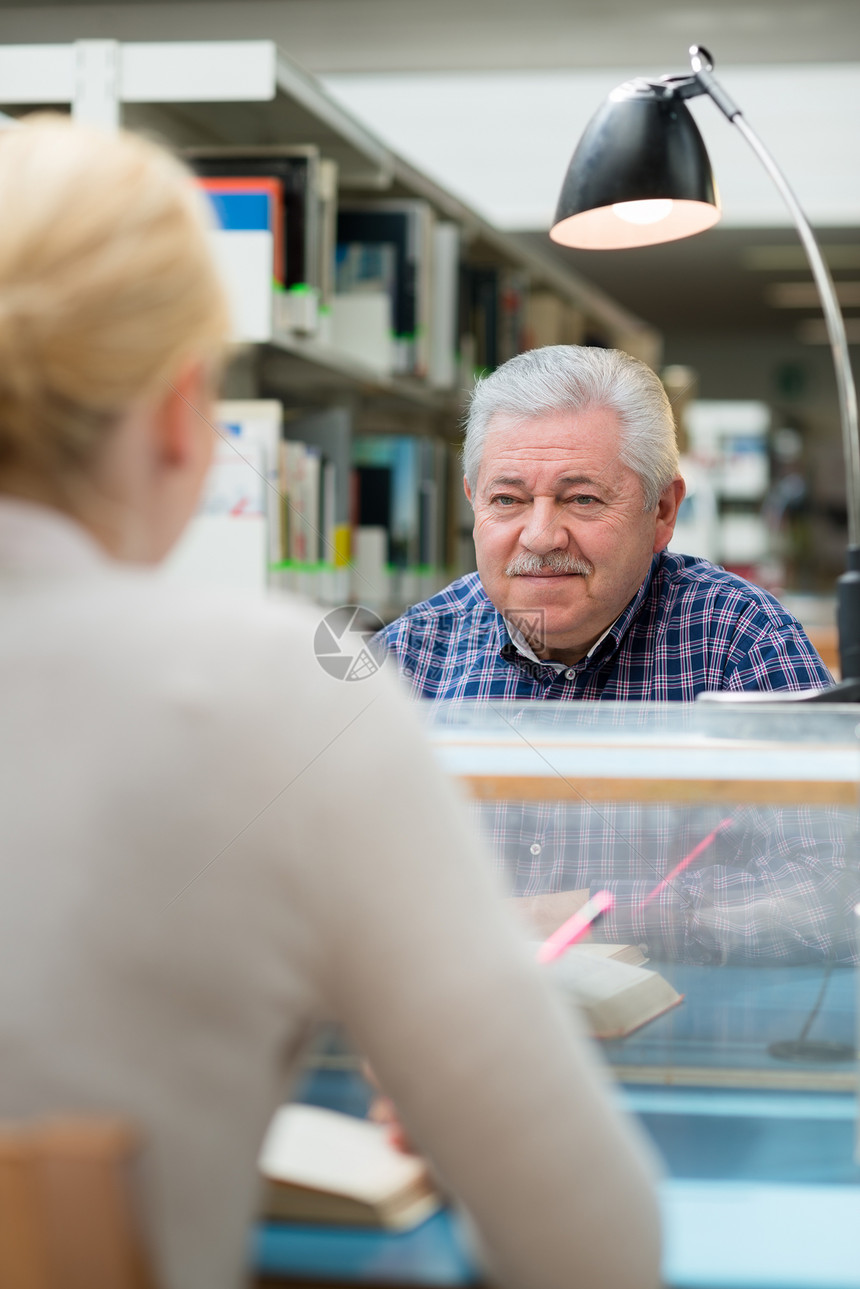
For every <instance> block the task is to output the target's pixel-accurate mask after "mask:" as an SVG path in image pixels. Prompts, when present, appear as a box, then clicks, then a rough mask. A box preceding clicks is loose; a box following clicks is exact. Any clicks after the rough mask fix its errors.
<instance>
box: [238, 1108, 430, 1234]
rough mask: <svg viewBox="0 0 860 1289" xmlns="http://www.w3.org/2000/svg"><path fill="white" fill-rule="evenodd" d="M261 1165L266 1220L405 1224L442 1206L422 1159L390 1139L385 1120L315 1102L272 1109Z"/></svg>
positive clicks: (420, 1219) (399, 1226)
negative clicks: (398, 1146) (382, 1121)
mask: <svg viewBox="0 0 860 1289" xmlns="http://www.w3.org/2000/svg"><path fill="white" fill-rule="evenodd" d="M258 1167H259V1171H260V1174H261V1176H262V1178H263V1198H262V1215H263V1216H265V1217H268V1218H274V1219H281V1220H284V1221H292V1222H328V1223H332V1224H341V1225H357V1226H377V1227H384V1228H387V1229H389V1230H405V1229H407V1228H409V1227H411V1226H417V1225H418V1223H419V1222H423V1221H424V1220H425V1219H426V1218H428V1217H430V1216H431V1214H432V1213H434V1212H436V1211H437V1210H438V1209H439V1208H440V1207H441V1204H442V1201H441V1199H440V1196H439V1194H438V1192H437V1191H436V1189H435V1188H434V1187H433V1185H432V1183H431V1182H430V1179H429V1177H428V1175H427V1171H426V1166H425V1164H424V1163H423V1161H422V1160H420V1159H418V1158H417V1157H416V1156H414V1155H407V1154H404V1153H403V1152H402V1151H400V1150H397V1149H396V1148H395V1147H394V1146H392V1145H390V1144H389V1141H388V1130H387V1128H386V1127H385V1126H384V1125H382V1124H376V1123H370V1122H369V1121H368V1120H366V1119H357V1118H355V1117H353V1116H352V1115H346V1114H341V1113H340V1112H339V1111H336V1110H326V1109H322V1108H321V1107H318V1106H309V1105H289V1106H282V1107H281V1108H280V1109H279V1110H278V1111H277V1112H276V1113H275V1116H274V1118H273V1119H272V1121H271V1123H270V1125H269V1128H268V1131H267V1132H266V1136H265V1139H264V1141H263V1145H262V1148H261V1150H260V1155H259V1160H258Z"/></svg>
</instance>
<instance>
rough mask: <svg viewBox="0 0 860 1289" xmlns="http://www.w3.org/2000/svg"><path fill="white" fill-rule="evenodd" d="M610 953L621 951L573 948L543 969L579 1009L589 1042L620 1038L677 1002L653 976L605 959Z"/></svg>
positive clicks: (669, 989)
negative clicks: (591, 1038) (583, 1019)
mask: <svg viewBox="0 0 860 1289" xmlns="http://www.w3.org/2000/svg"><path fill="white" fill-rule="evenodd" d="M612 947H615V948H619V947H621V946H609V945H598V944H582V945H574V946H573V947H572V948H571V949H569V950H568V951H567V953H564V954H562V956H561V957H560V958H558V959H557V960H556V961H555V962H553V963H551V964H549V966H548V967H547V968H546V970H548V971H550V972H551V973H552V978H553V980H554V981H555V982H556V984H557V985H559V986H560V987H561V988H562V989H563V990H564V992H565V993H566V994H567V995H568V996H569V997H570V998H571V999H572V1000H573V1001H574V1002H576V1003H578V1004H579V1006H580V1007H581V1008H582V1009H583V1011H584V1012H585V1017H586V1022H587V1024H588V1026H589V1028H590V1030H591V1033H592V1034H593V1035H594V1037H595V1038H624V1037H625V1036H626V1035H627V1034H632V1032H633V1031H634V1030H635V1029H638V1028H639V1026H640V1025H644V1024H645V1023H646V1022H647V1021H649V1020H654V1018H655V1017H656V1016H662V1014H663V1012H665V1011H668V1010H669V1008H670V1007H676V1006H677V1005H678V1003H680V1002H681V1001H682V998H683V994H679V993H678V992H677V991H676V990H675V989H673V988H672V986H671V985H670V984H669V982H668V980H665V979H664V978H663V976H661V975H660V974H659V972H657V971H650V970H646V969H645V968H644V967H641V966H634V965H632V964H631V963H629V962H621V961H619V960H618V958H617V957H614V956H608V955H607V954H606V953H605V952H604V951H605V950H607V949H610V948H612Z"/></svg>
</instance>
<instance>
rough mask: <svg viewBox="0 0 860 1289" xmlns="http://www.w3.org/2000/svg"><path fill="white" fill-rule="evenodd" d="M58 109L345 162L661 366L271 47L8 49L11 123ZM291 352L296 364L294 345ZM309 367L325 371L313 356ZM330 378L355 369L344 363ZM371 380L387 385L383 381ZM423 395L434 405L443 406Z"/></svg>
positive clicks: (354, 183) (4, 62) (197, 140)
mask: <svg viewBox="0 0 860 1289" xmlns="http://www.w3.org/2000/svg"><path fill="white" fill-rule="evenodd" d="M51 105H55V106H63V105H71V108H72V111H73V112H74V114H75V115H76V116H77V117H79V118H81V119H87V120H91V121H97V122H100V123H102V124H106V125H110V124H117V123H118V121H119V119H120V114H121V116H122V120H123V122H124V123H125V124H127V125H129V126H130V127H131V128H140V129H146V130H148V131H152V132H155V133H157V134H160V135H162V136H163V137H164V138H167V139H169V140H170V141H171V142H172V143H173V144H174V145H176V146H178V147H190V146H194V145H198V146H199V145H210V144H211V145H218V144H224V145H233V146H242V145H260V144H282V145H283V144H288V145H292V144H307V143H314V144H316V145H317V146H318V147H319V148H320V151H321V152H322V153H323V154H324V155H326V156H328V157H331V158H332V159H333V160H334V161H336V162H337V165H338V177H339V183H340V185H341V187H343V188H346V189H352V190H355V189H359V190H362V191H365V192H367V191H370V192H385V193H386V194H388V195H406V196H413V197H421V198H424V199H425V200H427V201H429V202H430V203H431V204H432V205H433V206H434V207H435V208H436V210H437V211H438V212H439V213H440V214H441V215H443V216H444V217H445V218H448V219H452V220H454V221H455V222H456V223H457V224H458V225H459V226H460V228H461V230H462V232H463V239H464V244H466V245H468V246H470V247H471V248H473V249H475V248H477V249H479V250H481V251H483V250H484V249H486V252H487V254H488V256H489V257H493V258H496V259H499V260H501V261H503V262H506V263H509V264H512V265H516V266H518V267H521V268H523V269H524V270H525V271H526V272H527V273H528V274H529V276H530V278H531V279H532V281H533V282H534V283H535V284H536V285H539V286H545V287H549V288H551V289H552V290H553V291H554V292H556V293H557V294H558V295H560V296H562V297H564V298H565V299H566V300H568V301H569V302H570V303H572V304H574V305H575V306H576V307H577V308H578V309H580V310H582V312H584V313H585V314H587V315H588V318H589V319H590V320H591V321H592V322H593V323H595V324H597V325H598V326H602V327H604V328H605V329H606V331H607V333H608V335H609V336H610V337H611V338H614V339H615V340H616V341H624V342H625V343H628V345H629V346H630V347H632V348H633V349H634V350H635V351H636V352H639V353H641V354H642V356H644V357H646V358H648V357H649V356H650V355H652V354H653V356H654V358H656V356H657V350H658V337H657V335H656V333H655V332H654V331H653V329H652V328H650V327H649V326H648V325H647V324H646V323H644V322H643V321H642V320H641V319H640V318H637V317H635V316H634V315H633V314H631V313H629V312H628V311H627V310H626V309H623V308H622V307H621V306H620V305H618V304H616V303H615V301H613V300H611V299H610V298H609V297H608V296H606V295H605V294H604V293H603V292H602V291H599V290H598V289H597V288H596V287H592V286H591V285H590V284H589V283H588V282H587V281H586V280H584V279H583V278H581V277H579V276H578V275H577V274H575V273H572V272H567V273H565V272H560V271H559V269H558V265H557V262H556V263H553V262H552V261H551V260H550V258H549V256H547V257H543V256H542V255H541V254H540V252H538V251H535V250H533V249H532V248H528V247H525V246H523V245H522V244H521V243H520V242H519V241H518V239H517V238H516V237H512V236H506V235H505V234H503V233H500V232H499V231H498V230H497V229H495V228H493V227H492V226H491V225H490V224H488V223H487V222H486V221H485V220H483V219H481V218H480V216H478V215H477V213H476V212H475V211H473V210H471V209H470V208H469V207H467V206H465V205H464V204H463V203H461V202H459V201H458V200H457V199H456V198H454V197H452V196H451V195H450V194H449V193H447V192H446V191H445V190H444V189H442V188H440V187H439V186H438V185H437V184H435V183H433V182H432V181H431V180H430V179H428V178H427V177H426V176H425V175H423V174H421V173H420V172H419V171H417V170H416V169H415V168H414V167H412V166H411V165H409V164H408V163H407V162H406V161H404V160H403V159H402V158H400V157H398V156H396V155H395V154H394V153H393V152H392V151H391V150H390V149H389V148H388V147H386V145H385V144H383V143H382V142H381V141H380V140H379V139H378V138H377V137H376V135H375V134H374V133H373V132H372V131H371V130H369V129H367V128H366V127H365V126H364V125H363V124H361V123H360V122H359V121H357V120H355V118H354V117H352V116H351V115H350V114H349V113H348V112H347V111H346V110H345V109H344V108H343V107H342V106H341V105H340V104H339V103H338V102H337V101H336V100H335V99H334V98H332V97H331V96H330V95H329V94H328V92H327V91H326V90H325V89H324V88H323V87H322V86H321V85H320V84H319V83H318V82H317V81H316V80H315V79H314V77H312V76H310V75H309V74H308V73H307V72H305V71H304V69H303V68H301V67H300V66H299V65H298V64H297V63H295V62H293V60H292V59H290V58H289V57H288V56H287V55H286V54H284V53H283V51H281V50H279V49H278V48H277V46H276V45H275V44H274V42H273V41H270V40H246V41H170V42H162V41H123V42H120V41H112V40H81V41H76V42H74V43H71V44H62V45H61V44H39V45H8V46H0V109H2V110H3V111H6V112H9V113H10V114H12V115H14V114H15V113H16V112H20V111H21V110H26V109H28V108H32V107H35V106H51ZM278 343H280V342H278ZM289 350H290V352H291V353H293V354H297V353H299V350H298V348H297V346H296V345H295V344H293V343H292V342H291V343H290V346H289ZM305 356H306V357H308V358H309V360H310V361H316V360H317V358H316V355H314V354H312V353H310V352H309V351H306V352H305ZM334 369H335V370H336V371H338V372H341V373H344V374H345V373H346V370H347V368H346V367H345V366H344V364H343V363H336V364H335V368H334ZM365 375H366V373H361V374H358V375H357V377H356V378H357V379H360V380H362V379H364V378H365ZM372 379H373V382H374V383H375V384H376V385H377V386H378V387H379V388H383V387H384V386H385V382H384V381H383V382H380V380H379V377H378V376H374V377H373V378H372ZM396 388H398V389H400V388H401V387H400V386H399V385H398V386H396ZM402 392H404V393H405V390H403V391H402ZM426 393H427V395H428V397H429V398H430V399H431V400H432V399H433V398H434V397H435V396H436V395H435V391H432V390H428V391H426ZM420 397H422V398H423V395H421V396H420ZM425 401H426V400H425Z"/></svg>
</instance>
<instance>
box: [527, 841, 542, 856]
mask: <svg viewBox="0 0 860 1289" xmlns="http://www.w3.org/2000/svg"><path fill="white" fill-rule="evenodd" d="M540 849H541V848H540V846H539V845H538V843H537V842H536V841H533V842H532V844H531V845H530V846H529V850H530V851H531V853H532V854H533V855H539V854H540Z"/></svg>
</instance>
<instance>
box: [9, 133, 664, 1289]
mask: <svg viewBox="0 0 860 1289" xmlns="http://www.w3.org/2000/svg"><path fill="white" fill-rule="evenodd" d="M205 224H206V220H205V215H204V212H203V210H202V208H201V204H200V200H199V199H198V196H197V194H196V191H195V189H194V186H193V184H192V183H191V182H190V180H189V178H188V177H187V175H186V174H185V172H184V171H183V169H182V168H181V166H180V165H179V164H178V163H177V162H176V161H174V160H173V159H171V158H170V157H169V156H168V155H167V154H166V153H164V152H163V151H161V150H159V149H158V148H157V147H155V146H153V145H152V144H150V143H147V142H144V141H143V140H141V139H137V138H134V137H132V136H130V135H125V134H118V135H115V136H107V135H101V134H98V133H95V132H90V131H88V130H85V129H82V128H80V127H76V126H74V125H72V124H70V123H68V122H63V121H61V120H60V119H52V118H49V117H41V118H34V119H32V120H31V121H30V122H28V123H26V124H24V125H22V126H20V127H18V128H16V129H14V130H11V131H10V132H8V133H7V134H6V135H5V136H4V137H3V138H2V140H0V622H2V630H0V711H2V722H0V816H2V819H3V841H4V844H3V847H2V855H0V943H2V946H3V970H2V972H0V1053H2V1070H3V1076H2V1080H0V1116H12V1117H18V1116H21V1117H23V1116H30V1115H34V1114H38V1113H42V1112H44V1111H48V1110H60V1109H61V1110H66V1111H67V1110H97V1111H105V1110H113V1111H119V1112H121V1113H123V1114H125V1115H130V1116H132V1117H133V1118H134V1119H135V1120H136V1121H137V1122H138V1123H139V1124H140V1125H141V1126H142V1128H143V1131H144V1134H145V1139H146V1142H147V1147H146V1152H145V1159H144V1174H143V1176H144V1184H145V1196H146V1204H147V1210H146V1218H147V1228H148V1232H149V1238H150V1242H151V1246H152V1249H153V1254H154V1257H155V1259H156V1263H157V1268H158V1271H159V1274H160V1276H161V1278H162V1281H163V1284H164V1285H165V1286H166V1289H218V1287H219V1286H224V1287H226V1286H231V1285H236V1284H238V1283H239V1282H240V1280H241V1278H242V1274H243V1250H244V1245H245V1237H246V1231H247V1227H248V1223H249V1221H250V1219H251V1217H252V1213H253V1206H254V1200H255V1157H256V1154H257V1150H258V1147H259V1144H260V1140H261V1137H262V1134H263V1131H264V1128H265V1126H266V1123H267V1121H268V1119H269V1117H270V1115H271V1114H272V1112H273V1110H274V1109H275V1107H276V1106H277V1104H278V1103H279V1101H280V1100H282V1099H283V1097H284V1096H285V1095H286V1094H287V1093H288V1090H289V1084H290V1078H291V1075H292V1074H293V1072H294V1070H295V1068H296V1062H297V1059H298V1057H299V1054H300V1052H301V1050H302V1047H303V1043H304V1042H305V1039H306V1036H307V1034H308V1031H309V1027H310V1026H311V1024H312V1023H313V1021H314V1020H315V1019H316V1018H318V1017H320V1016H332V1017H336V1018H338V1019H339V1020H341V1021H342V1022H343V1023H344V1024H345V1025H346V1026H347V1027H348V1029H349V1031H350V1033H351V1035H352V1038H353V1040H354V1041H355V1043H356V1044H357V1045H358V1047H359V1049H360V1050H361V1051H362V1052H364V1053H365V1054H366V1055H367V1057H368V1058H369V1059H370V1061H371V1062H372V1065H373V1067H374V1069H375V1071H376V1074H377V1076H378V1077H379V1080H380V1082H381V1083H382V1084H383V1086H384V1087H385V1089H386V1091H387V1092H388V1093H389V1094H390V1095H391V1096H392V1097H393V1098H394V1101H395V1103H396V1104H397V1106H398V1108H399V1112H400V1114H401V1116H402V1120H403V1123H404V1126H405V1128H406V1130H407V1131H408V1132H409V1134H410V1137H411V1138H412V1139H413V1140H414V1141H415V1142H416V1143H417V1144H418V1146H419V1147H420V1148H421V1149H422V1151H425V1152H426V1154H427V1155H428V1156H429V1157H430V1159H431V1160H432V1162H433V1164H434V1166H435V1167H436V1168H437V1169H438V1171H439V1173H440V1174H441V1176H442V1177H443V1178H444V1179H445V1181H446V1182H447V1183H448V1185H450V1187H451V1189H452V1191H453V1192H454V1194H455V1195H457V1196H458V1197H459V1199H460V1200H461V1201H462V1202H463V1204H464V1205H465V1206H466V1208H467V1209H468V1211H469V1213H470V1214H471V1217H472V1219H473V1220H474V1223H475V1227H476V1230H477V1232H478V1236H479V1239H480V1242H481V1244H482V1247H483V1249H484V1253H485V1257H486V1259H487V1261H488V1263H489V1266H490V1268H491V1270H492V1273H493V1274H494V1275H495V1276H496V1277H497V1280H498V1282H499V1283H500V1284H503V1285H511V1286H523V1287H526V1286H527V1287H528V1289H544V1287H546V1289H561V1287H562V1286H569V1285H571V1284H574V1283H576V1284H582V1285H589V1286H596V1285H602V1286H610V1287H612V1286H617V1287H618V1289H627V1287H628V1286H631V1287H632V1286H641V1287H642V1289H649V1287H650V1286H653V1285H655V1284H656V1282H657V1280H658V1236H657V1216H656V1209H655V1201H654V1195H653V1189H652V1183H651V1179H650V1169H649V1164H648V1161H647V1158H646V1155H645V1153H644V1152H643V1150H642V1147H641V1145H640V1143H639V1140H638V1138H637V1137H636V1136H635V1134H634V1133H633V1131H632V1129H631V1128H630V1127H629V1126H628V1125H626V1124H625V1123H623V1122H622V1120H621V1118H620V1117H619V1115H618V1114H617V1113H616V1111H615V1109H614V1107H613V1106H612V1104H611V1102H610V1099H609V1097H608V1095H607V1093H606V1092H605V1090H604V1086H603V1078H602V1075H601V1072H600V1070H599V1067H598V1065H597V1062H596V1061H595V1059H594V1057H593V1056H592V1054H591V1051H590V1049H589V1048H588V1046H587V1043H586V1040H585V1039H584V1038H583V1037H582V1036H581V1035H580V1034H579V1033H578V1032H577V1031H576V1030H575V1027H574V1024H573V1022H572V1020H571V1018H570V1016H569V1015H567V1014H566V1013H565V1012H564V1011H563V1010H562V1008H561V1006H560V1005H559V1004H558V1003H557V1002H556V1000H555V999H554V997H553V996H552V995H551V994H550V992H549V991H548V989H547V988H546V987H545V981H544V980H543V979H542V978H541V977H540V975H539V973H538V971H537V969H536V967H535V966H534V965H533V964H532V963H531V961H530V960H529V954H528V952H527V950H526V948H525V946H524V945H523V944H522V943H521V941H520V940H519V938H518V935H517V933H516V931H515V929H514V928H513V927H512V926H511V925H510V924H509V921H508V914H507V913H506V911H505V909H504V907H503V904H502V902H501V901H500V900H498V899H497V895H496V892H495V890H494V888H493V887H492V885H491V879H490V877H489V876H488V874H487V871H486V870H487V867H488V866H487V864H486V863H485V862H484V861H483V859H482V858H481V857H480V856H479V855H478V853H477V851H478V847H477V844H476V841H475V839H474V837H473V835H472V833H471V832H470V830H469V827H468V826H467V822H466V819H465V817H464V814H463V811H462V808H461V805H460V803H459V801H458V799H457V798H456V795H455V792H454V790H453V788H452V786H451V785H450V784H449V783H448V782H447V780H445V779H443V777H442V776H441V775H440V774H439V773H438V772H437V769H436V767H435V765H434V763H433V761H432V759H431V757H430V755H429V753H428V751H427V750H426V749H425V747H424V745H423V742H422V739H421V736H420V734H419V732H418V729H417V725H416V722H415V719H414V717H413V716H412V715H411V714H410V713H409V711H408V710H407V706H406V704H405V702H404V700H403V699H402V698H401V696H400V695H399V693H398V692H397V690H396V687H395V682H394V680H393V679H392V678H390V677H388V676H387V675H380V676H378V677H377V678H375V679H372V680H368V681H366V682H363V683H362V684H360V685H357V684H356V685H344V684H340V683H338V682H336V681H334V680H332V679H331V678H330V677H328V676H327V675H326V674H325V673H324V672H323V671H322V670H321V669H320V668H318V667H316V666H315V665H314V663H313V658H312V639H313V632H314V630H315V627H316V619H315V617H314V615H313V614H312V613H311V612H310V611H309V610H304V609H301V608H298V607H295V608H283V607H282V608H279V609H275V608H262V607H258V608H254V607H249V606H247V605H245V604H237V603H235V602H234V601H232V600H230V599H221V598H218V597H217V596H203V595H201V596H199V597H192V596H189V595H188V594H186V593H184V592H179V591H177V590H173V589H170V588H169V586H168V585H167V584H166V583H165V582H163V581H162V579H161V577H160V575H159V574H158V572H157V569H156V565H157V564H158V561H159V560H161V558H162V557H163V556H164V555H165V553H166V552H167V551H168V550H169V549H170V547H171V545H172V544H173V542H174V541H175V540H176V538H177V536H178V534H179V533H180V532H181V530H182V527H183V525H184V524H185V522H186V521H187V519H188V517H189V516H190V514H191V512H192V510H193V508H194V505H195V501H196V498H197V495H198V491H199V488H200V485H201V481H202V479H203V477H204V474H205V471H206V468H207V463H208V461H209V458H210V453H211V450H212V442H213V430H212V428H211V419H212V399H213V394H214V389H215V383H216V379H217V374H218V369H219V365H220V362H221V359H222V353H223V346H224V340H225V335H226V315H225V304H224V300H223V297H222V294H221V290H220V288H219V285H218V282H217V280H216V276H215V273H214V271H213V267H212V263H211V262H210V258H209V255H208V252H207V246H206V239H205Z"/></svg>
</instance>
